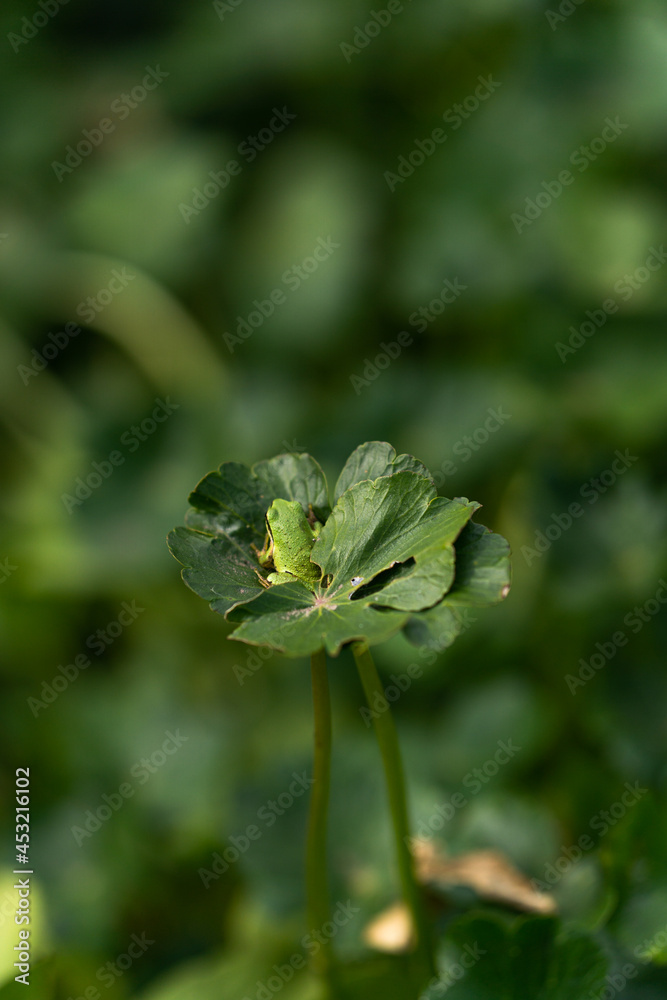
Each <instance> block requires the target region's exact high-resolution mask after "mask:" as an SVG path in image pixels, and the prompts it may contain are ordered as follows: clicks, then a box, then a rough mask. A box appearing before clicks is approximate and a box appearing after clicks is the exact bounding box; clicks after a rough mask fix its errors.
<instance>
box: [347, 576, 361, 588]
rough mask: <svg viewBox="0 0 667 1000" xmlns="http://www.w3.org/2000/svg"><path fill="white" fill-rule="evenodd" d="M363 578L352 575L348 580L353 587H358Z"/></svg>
mask: <svg viewBox="0 0 667 1000" xmlns="http://www.w3.org/2000/svg"><path fill="white" fill-rule="evenodd" d="M363 579H364V578H363V576H353V577H352V579H351V580H350V584H351V585H352V586H353V587H358V586H359V584H360V583H361V582H362V581H363Z"/></svg>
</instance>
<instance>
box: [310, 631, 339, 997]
mask: <svg viewBox="0 0 667 1000" xmlns="http://www.w3.org/2000/svg"><path fill="white" fill-rule="evenodd" d="M310 671H311V679H312V684H313V715H314V720H315V741H314V754H313V779H314V784H313V787H312V790H311V793H310V796H311V797H310V815H309V819H308V840H307V846H306V892H307V897H308V898H307V902H308V921H309V924H310V926H309V928H308V929H309V931H310V932H311V933H312V932H313V931H317V932H320V933H321V931H322V928H323V927H324V925H325V924H326V923H327V922H328V921H329V920H330V917H331V913H330V904H329V883H328V879H327V812H328V807H329V785H330V772H331V701H330V698H329V679H328V677H327V658H326V653H325V652H324V650H323V649H320V650H318V652H317V653H313V655H312V656H311V658H310ZM313 969H314V970H315V971H316V972H318V973H319V974H320V975H321V976H322V977H323V979H324V980H325V982H326V983H327V986H328V989H329V993H330V995H331V996H333V993H334V969H333V955H332V949H331V942H330V940H328V939H326V943H325V944H323V945H322V947H321V948H320V950H319V952H318V953H317V955H316V956H315V957H314V959H313Z"/></svg>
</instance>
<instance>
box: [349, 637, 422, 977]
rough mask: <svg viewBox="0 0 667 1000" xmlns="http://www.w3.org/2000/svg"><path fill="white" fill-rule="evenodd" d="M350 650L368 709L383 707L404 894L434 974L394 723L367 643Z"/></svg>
mask: <svg viewBox="0 0 667 1000" xmlns="http://www.w3.org/2000/svg"><path fill="white" fill-rule="evenodd" d="M352 652H353V654H354V659H355V662H356V664H357V669H358V671H359V677H360V678H361V683H362V685H363V688H364V692H365V694H366V700H367V701H368V705H369V708H370V709H371V710H373V709H374V708H376V707H377V704H378V702H377V699H378V698H380V699H381V704H382V707H383V711H382V712H381V713H378V712H374V713H373V725H374V727H375V735H376V737H377V741H378V745H379V747H380V754H381V755H382V764H383V767H384V775H385V781H386V784H387V794H388V797H389V810H390V812H391V819H392V824H393V828H394V839H395V845H396V854H397V859H398V869H399V874H400V878H401V885H402V888H403V898H404V900H405V904H406V906H407V908H408V910H409V912H410V914H411V916H412V923H413V927H414V934H415V937H416V941H415V957H416V959H417V961H418V962H419V965H420V972H422V973H423V974H424V975H428V976H434V975H437V973H436V967H435V960H434V957H433V945H432V940H431V933H430V929H429V926H428V922H427V920H426V913H425V909H424V901H423V898H422V893H421V890H420V888H419V885H418V884H417V878H416V875H415V867H414V859H413V857H412V851H411V850H410V825H409V822H408V807H407V801H406V794H405V776H404V773H403V763H402V760H401V751H400V747H399V744H398V734H397V732H396V726H395V725H394V720H393V717H392V715H391V712H390V708H389V703H388V702H387V699H386V697H385V694H384V689H383V687H382V682H381V681H380V678H379V676H378V672H377V669H376V667H375V663H374V661H373V657H372V656H371V652H370V650H369V648H368V646H367V645H366V643H365V642H355V643H354V644H353V646H352Z"/></svg>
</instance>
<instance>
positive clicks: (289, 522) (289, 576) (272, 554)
mask: <svg viewBox="0 0 667 1000" xmlns="http://www.w3.org/2000/svg"><path fill="white" fill-rule="evenodd" d="M266 525H267V528H268V537H267V540H266V543H265V545H264V548H263V549H262V550H261V551H258V552H257V558H258V559H259V562H260V565H261V566H263V567H265V568H267V567H269V566H271V565H273V567H274V568H275V573H269V575H268V577H267V579H268V581H269V583H272V584H279V583H294V581H295V580H300V581H301V583H304V584H305V585H306V586H307V587H310V588H311V589H312V588H314V587H316V586H317V584H318V583H319V582H320V580H321V578H322V571H321V570H320V568H319V566H316V565H315V563H313V562H311V561H310V552H311V549H312V547H313V545H314V544H315V539H316V538H317V537H318V535H319V533H320V530H321V528H322V525H321V524H320V523H319V521H316V520H315V518H314V516H313V515H312V514H311V515H310V517H307V516H306V515H305V513H304V511H303V507H302V506H301V504H300V503H299V501H298V500H274V501H273V503H272V504H271V506H270V507H269V509H268V511H267V512H266Z"/></svg>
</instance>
